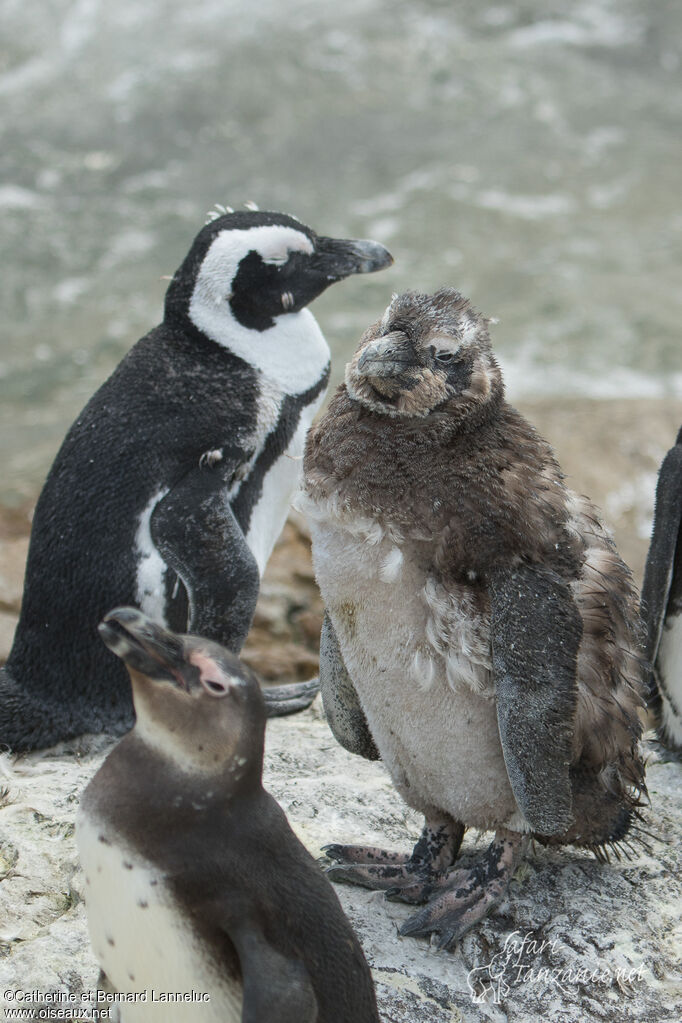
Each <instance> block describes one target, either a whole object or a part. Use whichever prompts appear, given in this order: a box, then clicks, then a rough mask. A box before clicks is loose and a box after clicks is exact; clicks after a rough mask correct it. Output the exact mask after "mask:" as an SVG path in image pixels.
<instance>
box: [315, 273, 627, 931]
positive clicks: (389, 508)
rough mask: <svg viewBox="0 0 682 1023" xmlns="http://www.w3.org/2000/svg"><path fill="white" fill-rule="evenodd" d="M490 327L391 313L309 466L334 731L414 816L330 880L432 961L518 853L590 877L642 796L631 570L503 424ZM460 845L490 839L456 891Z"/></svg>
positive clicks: (337, 854) (509, 422)
mask: <svg viewBox="0 0 682 1023" xmlns="http://www.w3.org/2000/svg"><path fill="white" fill-rule="evenodd" d="M488 323H489V321H488V320H486V319H485V318H483V317H482V316H480V315H479V314H478V313H476V312H475V310H474V309H473V308H472V307H471V305H470V303H469V302H468V301H467V299H466V298H464V297H463V296H462V295H460V294H459V293H458V292H457V291H455V290H453V289H450V288H445V289H443V290H440V291H438V292H436V293H435V294H433V295H424V294H418V293H407V294H404V295H400V296H396V297H395V298H394V300H393V301H392V303H391V305H390V306H389V308H388V309H387V311H386V313H385V315H384V317H383V319H382V320H381V321H380V322H378V323H375V324H374V325H373V326H372V327H370V328H369V330H368V331H367V332H366V334H365V335H364V337H363V338H362V340H361V342H360V345H359V347H358V349H357V352H356V353H355V356H354V358H353V359H352V361H351V362H350V364H349V365H348V367H347V369H346V378H345V383H344V384H343V385H342V386H341V387H340V388H339V390H338V391H337V393H336V395H335V396H334V397H333V399H332V401H331V403H330V404H329V407H328V410H327V412H326V414H325V415H324V416H323V418H322V419H321V420H320V422H319V423H318V424H317V425H316V426H315V427H314V428H313V430H312V432H311V434H310V435H309V437H308V441H307V445H306V454H305V462H304V474H305V492H304V502H305V505H304V507H305V510H306V512H307V514H308V516H309V520H310V526H311V531H312V539H313V560H314V565H315V572H316V576H317V580H318V583H319V585H320V589H321V591H322V595H323V597H324V601H325V606H326V619H325V624H324V629H323V635H322V643H321V650H320V682H321V688H322V696H323V700H324V705H325V709H326V712H327V717H328V720H329V723H330V725H331V728H332V730H333V732H334V734H335V735H336V737H337V739H338V740H339V742H341V744H342V745H343V746H345V747H346V748H347V749H349V750H350V751H351V752H354V753H358V754H360V755H363V756H365V757H368V758H372V757H377V756H380V757H381V759H382V760H383V761H384V763H385V765H386V767H387V769H388V771H389V772H390V774H391V778H392V780H393V782H394V784H395V786H396V788H397V789H398V791H399V792H400V794H401V795H402V797H403V798H404V799H405V801H406V802H407V803H408V804H409V805H410V806H412V807H413V808H415V809H416V810H419V811H420V812H422V813H423V814H424V817H425V825H424V831H423V834H422V837H421V839H420V841H419V842H418V843H417V845H416V846H415V848H414V851H413V853H412V855H411V856H407V855H405V856H401V855H399V854H397V853H392V852H387V851H384V850H377V849H373V848H365V847H355V846H345V845H332V846H329V847H328V848H327V855H328V856H329V857H330V858H331V859H333V860H335V861H337V865H336V866H334V867H332V868H331V870H330V871H329V874H330V876H331V877H332V879H335V880H342V881H349V882H352V883H356V884H362V885H366V886H368V887H370V888H377V889H384V890H387V894H389V895H390V897H391V898H398V899H402V900H404V901H407V902H410V903H423V902H426V906H425V907H424V908H423V909H421V910H420V911H419V912H418V913H416V915H413V916H412V917H411V918H410V919H409V920H408V921H407V922H406V924H405V925H404V926H403V928H402V931H401V933H403V934H411V935H425V934H433V935H438V944H439V945H440V946H441V947H447V946H450V945H452V943H453V942H455V941H456V940H457V939H458V938H459V937H460V936H461V935H462V934H463V933H464V932H465V931H466V930H467V929H468V928H469V927H471V926H472V924H474V923H476V922H477V921H478V920H480V919H481V918H482V917H483V916H484V915H485V914H486V913H487V912H488V911H489V910H490V909H491V908H492V907H493V906H494V905H495V904H496V903H497V902H498V901H499V899H500V898H501V897H502V895H503V893H504V892H505V890H506V888H507V885H508V882H509V880H510V878H511V877H512V875H513V873H514V871H515V869H516V867H517V866H518V864H519V862H520V860H521V858H522V856H523V854H524V850H525V849H526V848H527V846H528V843H529V841H530V838H531V836H532V837H534V838H536V839H537V840H538V841H540V842H542V843H546V844H551V845H563V844H568V843H573V844H577V845H580V846H584V847H586V848H589V849H592V850H594V851H595V852H596V853H597V855H604V853H605V847H608V846H609V845H610V844H613V843H618V842H620V841H622V840H624V839H626V836H628V834H629V833H630V832H631V829H632V828H633V823H636V818H637V816H638V809H637V808H638V806H639V805H640V803H641V800H642V798H643V796H644V794H645V791H646V790H645V787H644V768H643V763H642V759H641V756H640V752H639V747H638V740H639V737H640V732H641V726H640V722H639V719H638V709H639V708H640V707H641V706H642V702H643V701H642V692H643V664H642V661H641V659H640V622H639V617H638V606H637V599H636V594H635V590H634V587H633V583H632V579H631V576H630V572H629V571H628V569H627V568H626V566H625V565H624V564H623V562H622V561H621V560H620V558H619V557H618V554H617V553H616V550H615V548H614V545H613V542H612V541H611V539H610V537H609V535H608V534H607V532H606V531H605V529H604V527H603V526H602V524H601V522H600V520H599V516H598V514H597V512H596V510H595V508H594V507H593V506H592V505H591V504H590V502H589V501H588V500H587V499H586V498H583V497H578V496H577V495H576V494H574V493H572V492H571V491H570V490H569V489H568V488H567V487H566V485H565V483H564V479H563V476H562V473H561V470H560V468H559V466H558V464H557V462H556V459H555V457H554V454H553V452H552V450H551V448H550V447H549V445H548V444H547V443H546V442H545V441H544V440H543V439H542V438H541V437H539V436H538V434H537V433H536V431H535V430H534V429H533V427H532V426H531V425H530V424H529V423H528V422H526V420H525V419H524V418H523V417H522V416H521V415H520V414H519V413H518V412H517V411H516V410H515V409H514V408H512V407H511V406H510V405H509V404H508V403H507V402H506V400H505V396H504V386H503V382H502V377H501V373H500V369H499V367H498V365H497V362H496V361H495V358H494V356H493V353H492V350H491V345H490V339H489V335H488ZM468 827H474V828H477V829H480V830H491V831H494V832H495V836H494V839H493V841H492V843H491V845H490V847H489V849H488V851H487V852H486V853H485V855H484V856H483V857H482V858H481V859H480V860H479V861H478V862H477V863H475V864H474V867H473V868H472V869H471V870H466V869H454V870H453V869H452V868H453V865H454V863H455V860H456V857H457V853H458V850H459V847H460V843H461V841H462V836H463V834H464V831H465V829H466V828H468Z"/></svg>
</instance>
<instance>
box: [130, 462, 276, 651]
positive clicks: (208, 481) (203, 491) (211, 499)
mask: <svg viewBox="0 0 682 1023" xmlns="http://www.w3.org/2000/svg"><path fill="white" fill-rule="evenodd" d="M235 468H236V464H235V463H230V461H229V459H228V458H223V459H221V460H220V461H218V462H217V463H215V464H210V463H208V462H202V463H200V464H198V465H196V466H195V467H194V468H193V469H191V470H190V471H189V472H188V473H187V474H186V475H185V476H184V477H183V478H182V479H181V480H179V482H178V483H176V484H175V486H174V487H172V488H171V490H169V492H168V493H167V494H166V496H165V497H164V498H163V499H162V500H161V501H159V503H158V504H157V505H156V507H155V509H154V512H153V514H152V518H151V523H150V529H151V535H152V540H153V541H154V544H155V546H156V547H157V549H158V551H159V553H160V554H161V556H162V558H163V559H164V560H165V561H166V563H167V564H168V565H169V566H170V567H171V568H172V569H173V571H174V572H176V573H177V575H178V576H179V577H180V579H181V580H182V582H183V583H184V585H185V588H186V590H187V596H188V598H189V631H190V632H195V633H198V634H199V635H201V636H205V637H206V638H207V639H212V640H215V641H216V642H217V643H221V644H222V645H223V646H226V647H227V648H228V650H231V651H233V652H234V653H239V651H240V650H241V648H242V645H243V643H244V640H245V639H246V634H247V632H248V631H249V628H250V626H251V621H252V619H253V613H254V611H255V608H256V600H257V599H258V589H259V586H260V574H259V571H258V565H257V563H256V559H255V558H254V556H253V554H252V553H251V551H250V550H249V547H248V546H247V543H246V538H245V537H244V534H243V532H242V529H241V526H240V525H239V523H238V522H237V520H236V518H235V516H234V513H233V511H232V509H231V507H230V505H229V502H228V500H227V498H226V489H227V486H228V483H229V477H230V475H231V474H232V473H233V472H234V469H235Z"/></svg>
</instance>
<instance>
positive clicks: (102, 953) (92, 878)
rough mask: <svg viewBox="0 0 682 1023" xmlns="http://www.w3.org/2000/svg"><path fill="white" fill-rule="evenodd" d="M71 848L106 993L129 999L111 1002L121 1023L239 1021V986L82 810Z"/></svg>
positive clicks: (153, 880)
mask: <svg viewBox="0 0 682 1023" xmlns="http://www.w3.org/2000/svg"><path fill="white" fill-rule="evenodd" d="M100 836H104V838H105V841H104V842H102V841H101V839H100ZM77 844H78V852H79V856H80V861H81V864H82V867H83V871H84V873H85V894H86V900H85V901H86V910H87V917H88V927H89V931H90V941H91V944H92V948H93V951H94V953H95V956H96V957H97V960H98V961H99V964H100V966H101V967H102V969H103V971H104V972H105V973H106V975H107V977H108V978H109V980H110V981H111V984H112V985H113V987H114V988H116V990H117V991H118V992H119V993H121V994H127V995H129V996H130V998H131V999H134V998H135V996H137V1000H130V1001H120V1002H118V1003H117V1004H118V1006H119V1010H120V1018H121V1021H122V1023H155V1021H158V1023H194V1021H197V1023H230V1021H234V1023H237V1021H239V1020H241V1007H242V990H241V985H240V984H239V983H237V982H235V981H233V980H232V979H231V978H230V977H229V976H226V975H225V971H224V970H221V967H220V963H218V962H217V961H215V960H213V959H212V958H211V956H210V954H208V953H207V950H206V948H205V946H202V944H201V942H200V940H199V938H198V935H197V934H196V932H195V931H194V930H193V928H192V926H191V924H190V922H189V921H188V920H187V919H186V917H185V916H184V915H183V914H182V912H181V911H180V909H179V907H178V906H177V903H176V902H175V900H174V898H173V896H172V893H171V892H170V891H169V889H168V887H167V886H166V885H165V884H164V878H163V876H162V874H161V873H160V872H159V871H158V870H157V869H156V868H155V867H154V866H153V865H152V864H150V863H148V862H146V861H144V860H143V859H142V858H140V857H139V856H136V855H135V853H134V851H132V850H130V849H127V848H126V847H125V846H123V845H121V844H118V843H117V840H116V835H115V834H114V833H113V832H112V831H111V828H108V827H107V825H106V824H102V823H101V822H100V821H98V820H96V819H93V818H92V817H90V816H88V815H86V814H85V813H84V812H83V811H82V810H81V812H80V814H79V818H78V829H77ZM169 995H171V996H175V998H176V999H177V1000H169V999H168V996H169ZM207 995H208V1000H206V996H207ZM182 996H185V999H194V1000H193V1001H189V1000H183V998H182Z"/></svg>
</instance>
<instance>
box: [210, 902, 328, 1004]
mask: <svg viewBox="0 0 682 1023" xmlns="http://www.w3.org/2000/svg"><path fill="white" fill-rule="evenodd" d="M229 937H230V939H231V941H232V943H233V944H234V946H235V948H236V950H237V955H238V956H239V963H240V966H241V970H242V984H243V1003H242V1023H263V1021H264V1020H275V1019H276V1020H277V1021H278V1023H315V1020H317V1017H318V1004H317V998H316V996H315V991H314V989H313V985H312V982H311V980H310V975H309V974H308V971H307V969H306V968H305V965H304V964H303V963H302V962H301V960H300V959H295V958H293V957H292V958H289V957H287V956H285V955H283V954H282V953H281V952H280V951H279V950H278V949H275V948H273V946H272V945H271V944H270V943H269V942H268V941H267V939H266V938H265V936H264V934H263V933H262V931H261V930H260V928H259V927H258V926H257V925H256V923H255V921H254V920H253V919H248V920H247V921H246V922H244V923H243V924H242V926H239V927H230V929H229Z"/></svg>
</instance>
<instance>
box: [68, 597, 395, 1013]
mask: <svg viewBox="0 0 682 1023" xmlns="http://www.w3.org/2000/svg"><path fill="white" fill-rule="evenodd" d="M100 633H101V635H102V638H103V639H104V642H105V643H106V644H107V645H108V646H109V647H110V648H111V650H113V651H114V653H116V654H118V656H119V657H120V658H122V659H123V661H125V663H126V665H127V666H128V669H129V671H130V677H131V680H132V688H133V694H134V701H135V710H136V712H137V720H136V723H135V726H134V728H133V730H132V732H130V733H129V734H128V735H126V736H125V737H124V738H123V739H122V740H121V742H120V743H119V744H118V745H117V746H116V747H115V748H114V750H113V751H112V753H110V754H109V756H108V758H107V759H106V760H105V762H104V764H103V765H102V767H101V768H100V770H99V771H98V772H97V774H96V775H95V777H94V778H93V780H92V781H91V782H90V784H89V785H88V787H87V788H86V790H85V792H84V794H83V797H82V800H81V805H80V809H79V814H78V822H77V843H78V851H79V855H80V859H81V864H82V866H83V870H84V873H85V902H86V909H87V916H88V925H89V929H90V938H91V941H92V946H93V949H94V952H95V955H96V957H97V959H98V961H99V963H100V966H101V969H102V973H103V974H104V976H103V977H100V984H99V985H98V987H100V988H102V987H104V990H107V989H108V990H113V991H115V992H118V993H119V995H120V996H121V997H120V998H119V999H118V1000H117V1003H116V1004H117V1005H118V1006H119V1008H120V1011H121V1020H122V1023H137V1021H143V1023H151V1021H154V1020H158V1021H160V1023H161V1021H162V1023H186V1021H187V1020H192V1021H197V1023H231V1021H238V1020H243V1021H249V1023H251V1021H253V1023H265V1021H268V1020H273V1021H274V1020H277V1021H278V1023H378V1018H379V1017H378V1015H377V1009H376V1003H375V996H374V987H373V984H372V979H371V975H370V971H369V967H368V966H367V963H366V961H365V959H364V956H363V954H362V950H361V948H360V945H359V943H358V941H357V938H356V937H355V935H354V933H353V931H352V929H351V927H350V924H349V923H348V920H347V919H346V917H345V915H344V913H343V911H342V909H341V906H340V905H339V902H338V900H337V898H336V895H335V894H334V891H333V889H332V887H331V885H330V884H329V882H328V881H327V879H326V878H325V876H324V874H323V873H322V872H321V871H320V869H319V867H318V866H317V864H316V863H315V861H314V860H313V859H312V857H311V856H310V855H309V854H308V853H307V852H306V851H305V849H304V848H303V846H302V845H301V843H300V842H299V841H298V839H297V838H296V836H295V835H294V833H293V832H292V830H291V828H290V827H289V825H288V823H287V820H286V817H285V816H284V813H283V812H282V810H281V809H280V807H279V806H278V804H277V803H276V802H275V800H274V799H273V798H272V797H271V796H270V795H269V794H268V793H267V792H266V791H265V790H264V789H263V787H262V784H261V774H262V765H263V741H264V731H265V705H264V702H263V697H262V694H261V692H260V688H259V686H258V682H257V680H256V678H255V676H254V675H253V674H252V673H251V672H249V670H248V669H247V668H245V667H244V665H242V664H241V663H240V661H239V660H238V658H237V657H235V656H234V655H233V654H231V653H229V652H228V651H227V650H225V649H224V648H222V647H220V646H218V645H217V644H216V643H212V642H209V641H207V640H204V639H199V638H197V637H192V636H179V635H177V634H175V633H173V632H170V631H169V630H167V629H164V628H162V627H161V626H159V625H157V624H155V623H154V622H152V621H151V619H149V618H147V617H146V616H145V615H143V614H141V613H140V612H139V611H137V610H135V609H132V608H119V609H117V610H116V611H112V612H111V613H110V614H108V615H107V616H106V618H105V619H104V621H103V623H102V624H101V626H100ZM145 992H146V997H144V993H145ZM168 992H170V993H171V996H173V997H171V999H169V998H168V997H165V998H164V997H163V996H164V993H168ZM136 995H137V996H138V997H137V998H136ZM155 995H156V1001H155V1000H154V997H155ZM183 996H184V997H183Z"/></svg>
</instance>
